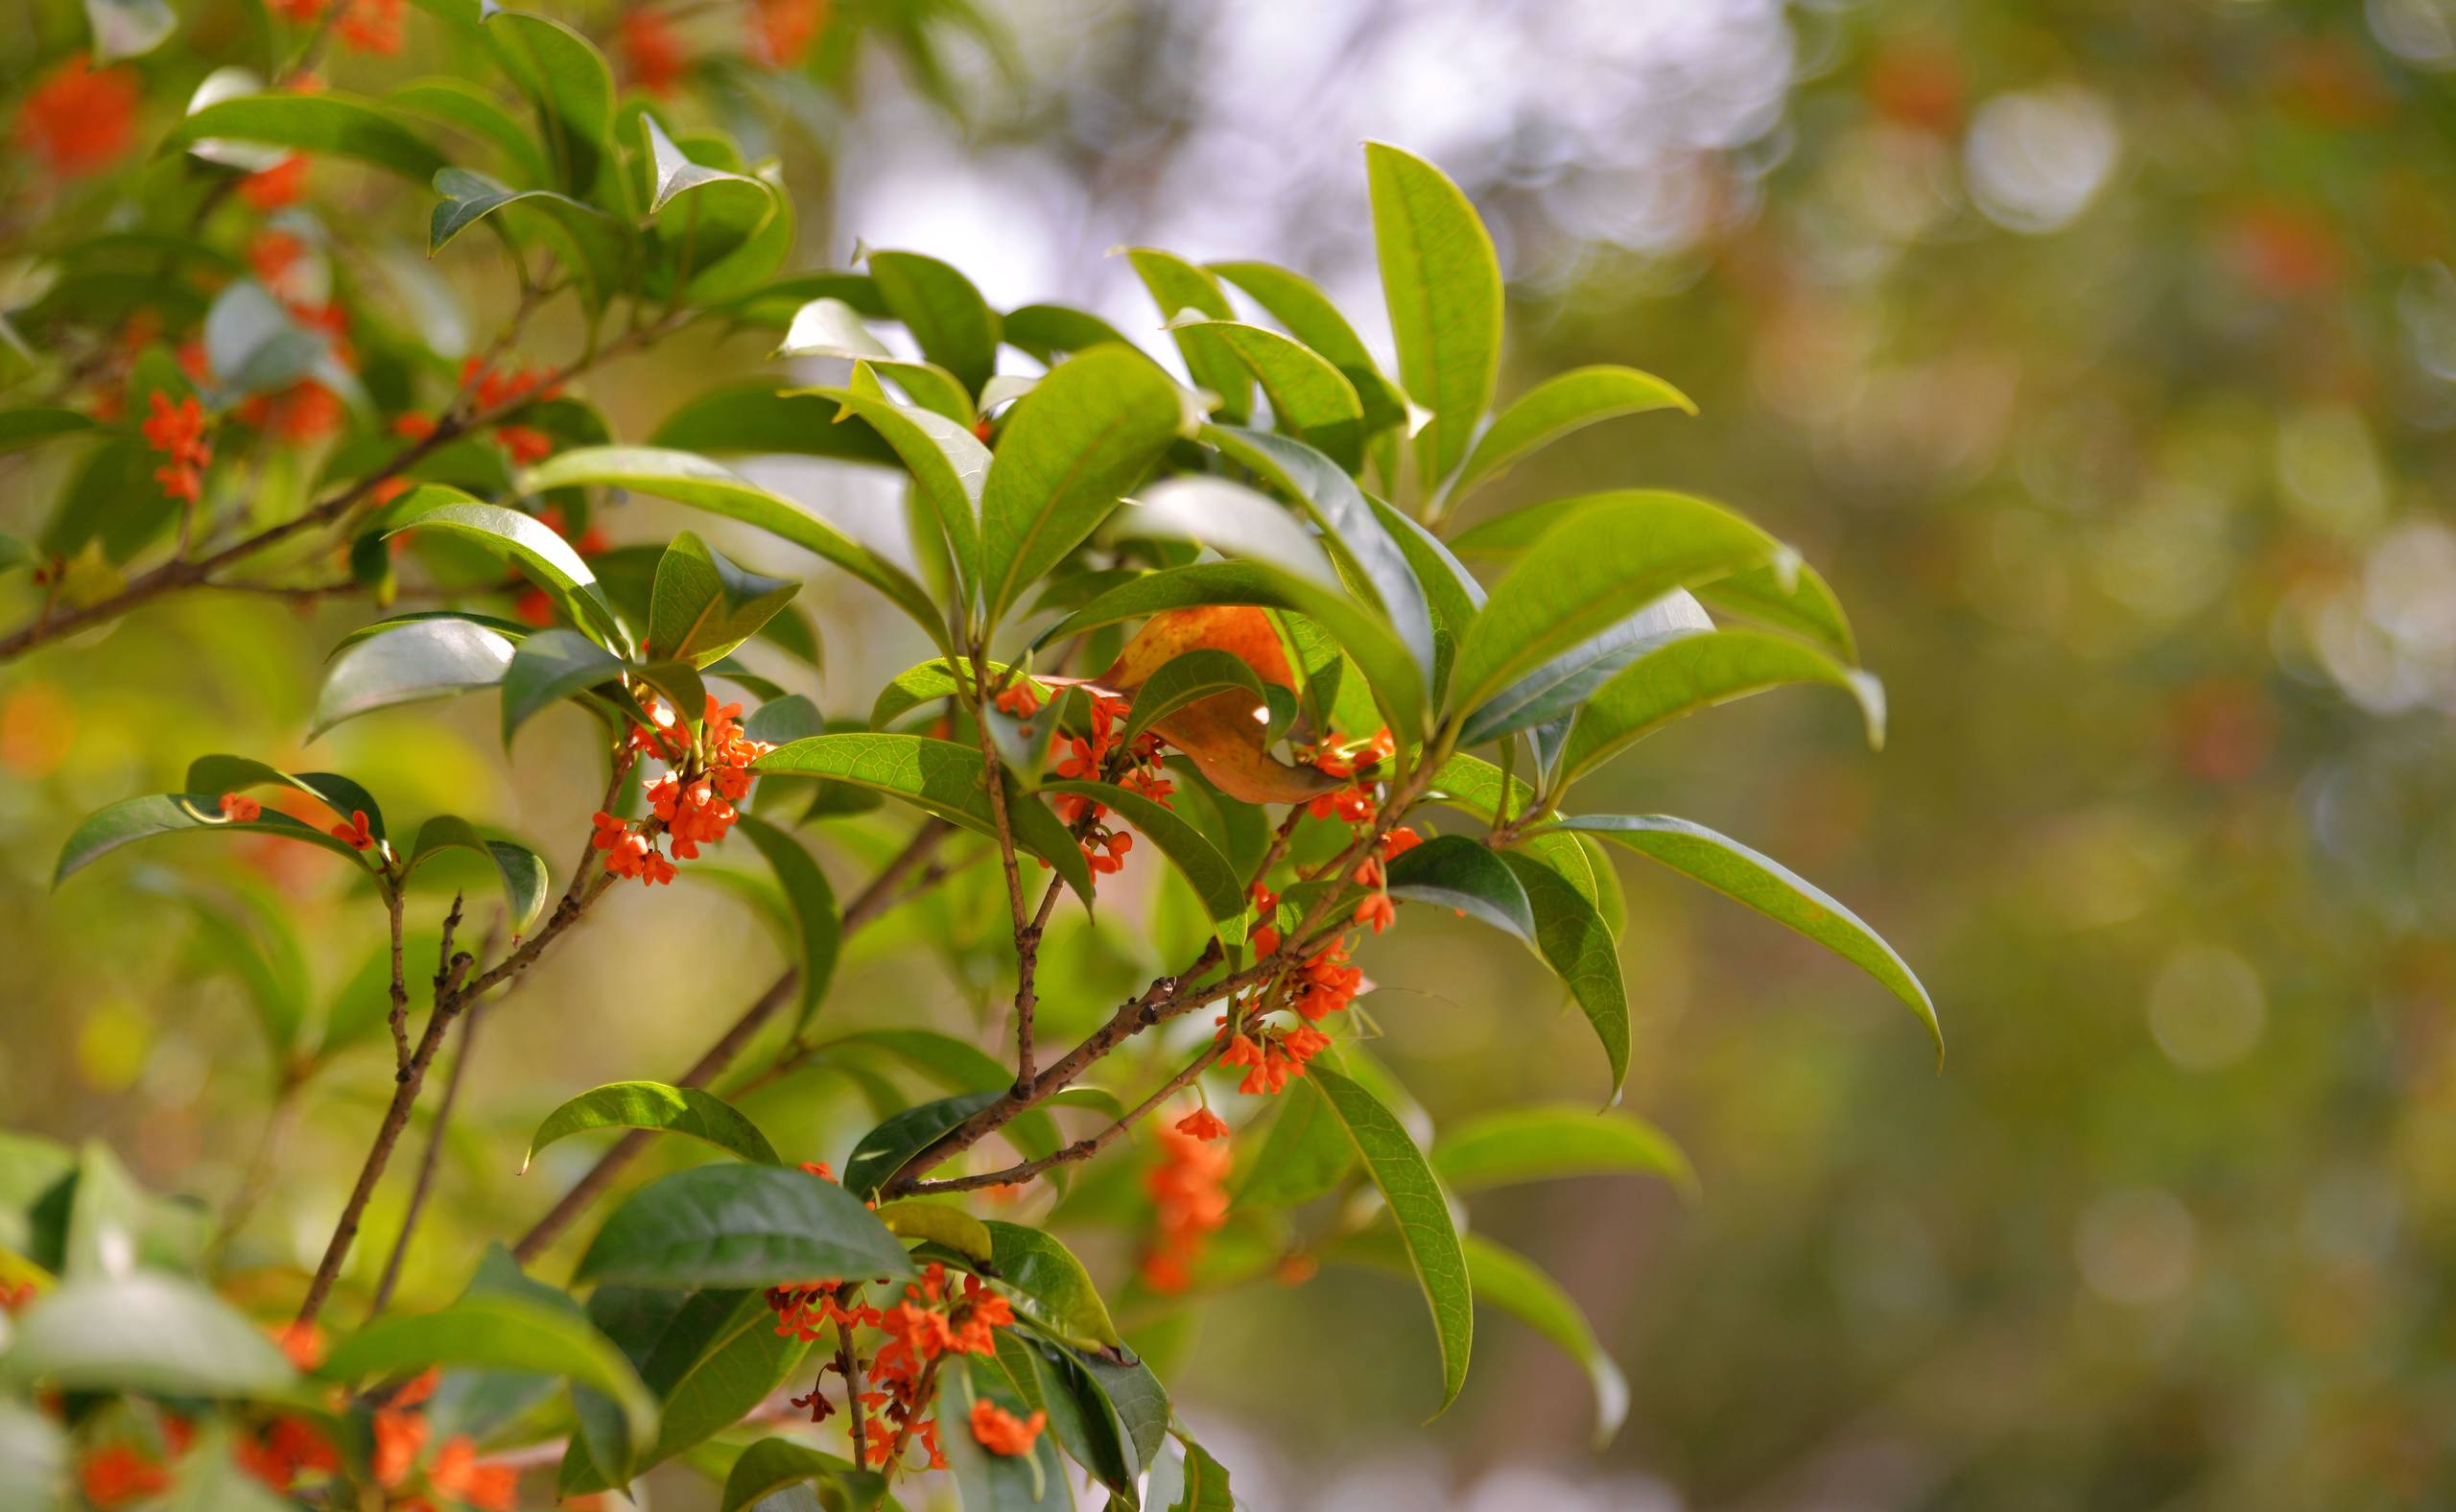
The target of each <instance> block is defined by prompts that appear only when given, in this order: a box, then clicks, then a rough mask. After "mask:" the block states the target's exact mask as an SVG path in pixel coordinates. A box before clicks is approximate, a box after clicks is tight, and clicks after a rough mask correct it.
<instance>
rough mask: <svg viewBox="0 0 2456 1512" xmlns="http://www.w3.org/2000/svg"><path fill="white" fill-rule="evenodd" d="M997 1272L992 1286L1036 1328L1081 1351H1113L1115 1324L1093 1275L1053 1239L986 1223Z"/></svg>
mask: <svg viewBox="0 0 2456 1512" xmlns="http://www.w3.org/2000/svg"><path fill="white" fill-rule="evenodd" d="M982 1222H983V1224H984V1225H985V1226H986V1227H987V1228H988V1230H989V1240H990V1253H991V1255H992V1257H993V1259H994V1260H995V1262H996V1264H997V1269H998V1273H997V1276H996V1278H995V1280H994V1283H993V1284H994V1285H996V1286H997V1287H998V1288H999V1289H1000V1290H1002V1291H1004V1292H1005V1293H1006V1295H1007V1296H1008V1297H1009V1298H1010V1299H1012V1300H1013V1302H1014V1304H1015V1309H1016V1311H1018V1312H1020V1313H1022V1314H1023V1315H1024V1316H1025V1317H1026V1318H1027V1319H1029V1320H1030V1321H1031V1323H1032V1324H1033V1326H1034V1327H1036V1328H1038V1329H1040V1330H1041V1331H1042V1332H1043V1333H1045V1334H1047V1335H1050V1336H1051V1338H1054V1339H1058V1340H1060V1341H1061V1342H1064V1343H1068V1344H1073V1345H1074V1346H1075V1347H1077V1348H1080V1349H1093V1350H1097V1349H1115V1348H1117V1347H1118V1346H1119V1338H1118V1332H1117V1325H1116V1324H1115V1323H1113V1322H1111V1321H1109V1310H1108V1306H1107V1304H1105V1303H1103V1302H1102V1301H1101V1300H1100V1293H1099V1288H1097V1287H1095V1286H1093V1285H1092V1273H1091V1272H1090V1271H1088V1270H1085V1269H1084V1268H1083V1263H1082V1262H1081V1261H1079V1260H1076V1259H1075V1258H1074V1251H1073V1250H1070V1249H1068V1248H1067V1247H1066V1246H1065V1245H1064V1244H1063V1243H1060V1242H1059V1241H1058V1240H1057V1239H1056V1237H1055V1236H1053V1235H1051V1234H1048V1233H1044V1232H1043V1231H1041V1230H1039V1229H1036V1228H1027V1227H1026V1226H1025V1225H1023V1224H1021V1223H1005V1222H1001V1221H1000V1220H998V1219H996V1218H984V1219H982Z"/></svg>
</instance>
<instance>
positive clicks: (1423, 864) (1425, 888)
mask: <svg viewBox="0 0 2456 1512" xmlns="http://www.w3.org/2000/svg"><path fill="white" fill-rule="evenodd" d="M1388 875H1389V879H1390V895H1391V896H1392V897H1394V898H1406V899H1408V900H1410V901H1412V902H1417V903H1429V904H1431V905H1433V906H1434V907H1436V908H1443V909H1456V910H1460V911H1462V912H1465V913H1467V914H1470V915H1472V916H1473V917H1476V918H1478V919H1481V920H1483V921H1484V922H1485V923H1487V924H1489V925H1491V926H1492V927H1493V928H1495V929H1497V930H1507V931H1508V932H1509V933H1512V934H1515V935H1517V936H1518V937H1519V938H1521V939H1523V940H1525V941H1527V942H1529V943H1530V944H1531V943H1533V942H1534V941H1535V915H1534V912H1533V910H1531V908H1530V907H1529V906H1528V904H1527V901H1526V889H1525V888H1524V887H1523V886H1521V885H1520V883H1519V880H1518V878H1517V876H1516V875H1515V874H1514V873H1513V872H1512V871H1511V870H1510V868H1509V866H1508V865H1507V864H1506V863H1504V862H1502V860H1501V858H1500V854H1499V853H1498V852H1496V851H1494V850H1493V849H1492V848H1491V847H1490V846H1488V845H1486V844H1484V843H1483V841H1481V840H1477V839H1469V838H1468V837H1466V836H1464V835H1436V836H1434V837H1433V838H1432V839H1429V840H1427V841H1425V842H1424V843H1423V844H1421V845H1418V846H1416V847H1415V848H1414V849H1412V850H1408V851H1405V852H1403V853H1401V854H1400V855H1399V856H1398V857H1397V858H1396V859H1395V860H1393V861H1392V862H1390V863H1389V868H1388ZM1622 1054H1623V1055H1624V1056H1625V1054H1626V1050H1625V1047H1624V1049H1623V1051H1622ZM1619 1069H1620V1068H1619V1066H1618V1065H1617V1064H1616V1065H1615V1066H1614V1068H1613V1070H1614V1073H1615V1084H1616V1085H1617V1083H1618V1071H1619Z"/></svg>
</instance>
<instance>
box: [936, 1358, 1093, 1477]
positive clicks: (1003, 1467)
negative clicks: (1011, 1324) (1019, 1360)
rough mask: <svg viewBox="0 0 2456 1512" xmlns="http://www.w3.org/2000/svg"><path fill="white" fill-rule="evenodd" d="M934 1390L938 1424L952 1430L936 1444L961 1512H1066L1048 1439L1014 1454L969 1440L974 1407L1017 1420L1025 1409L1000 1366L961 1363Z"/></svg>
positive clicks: (1061, 1466)
mask: <svg viewBox="0 0 2456 1512" xmlns="http://www.w3.org/2000/svg"><path fill="white" fill-rule="evenodd" d="M938 1390H939V1393H940V1395H939V1407H938V1410H939V1413H940V1415H941V1417H940V1420H941V1421H942V1422H945V1423H948V1424H950V1425H953V1426H954V1428H953V1430H952V1431H948V1432H944V1433H942V1434H941V1435H940V1436H939V1440H938V1443H939V1446H940V1448H941V1450H942V1451H943V1453H945V1455H946V1459H947V1469H948V1471H949V1472H950V1474H951V1477H952V1478H953V1479H954V1481H955V1486H956V1496H957V1497H958V1498H959V1499H960V1500H961V1502H962V1506H963V1512H1071V1509H1072V1508H1073V1507H1074V1492H1073V1490H1072V1488H1071V1487H1070V1486H1069V1485H1068V1483H1067V1479H1068V1477H1067V1472H1066V1467H1065V1461H1064V1460H1062V1459H1060V1458H1059V1457H1058V1453H1057V1440H1056V1437H1055V1436H1054V1435H1053V1434H1049V1433H1043V1434H1042V1435H1041V1436H1040V1438H1039V1440H1038V1441H1037V1442H1036V1443H1034V1444H1033V1446H1032V1451H1031V1453H1028V1454H1016V1455H1007V1454H993V1453H990V1452H989V1451H988V1450H987V1449H986V1448H984V1447H983V1446H982V1445H981V1443H980V1440H979V1439H977V1438H975V1437H974V1436H973V1435H972V1432H971V1429H970V1423H971V1419H972V1408H973V1404H974V1403H976V1402H979V1401H982V1400H987V1401H990V1402H994V1403H996V1404H997V1405H998V1406H1000V1407H1002V1408H1004V1410H1006V1411H1008V1412H1012V1413H1014V1414H1015V1415H1016V1416H1018V1417H1021V1416H1024V1415H1026V1414H1027V1413H1028V1412H1029V1411H1030V1410H1031V1408H1030V1406H1029V1405H1028V1404H1027V1403H1026V1402H1025V1401H1024V1400H1023V1398H1022V1397H1021V1396H1020V1395H1018V1394H1017V1393H1016V1391H1015V1388H1014V1386H1013V1384H1012V1382H1008V1381H1007V1380H1006V1378H1005V1373H1004V1370H1003V1369H1002V1368H1001V1367H1000V1366H998V1365H997V1364H995V1363H993V1362H991V1361H988V1360H967V1361H965V1362H964V1365H963V1368H961V1369H955V1370H948V1371H946V1372H944V1373H943V1374H942V1376H941V1378H940V1382H939V1386H938Z"/></svg>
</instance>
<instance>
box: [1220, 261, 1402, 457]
mask: <svg viewBox="0 0 2456 1512" xmlns="http://www.w3.org/2000/svg"><path fill="white" fill-rule="evenodd" d="M1208 266H1209V267H1210V269H1211V271H1212V272H1215V273H1216V274H1218V275H1219V276H1220V277H1222V278H1224V279H1226V280H1227V281H1228V282H1230V283H1232V284H1234V285H1236V286H1237V287H1238V288H1239V289H1241V290H1243V291H1244V292H1245V294H1246V295H1249V296H1250V297H1251V298H1252V299H1253V301H1254V302H1255V303H1256V304H1259V305H1261V306H1262V307H1263V310H1264V311H1265V312H1267V313H1268V314H1269V316H1270V318H1271V319H1274V320H1277V321H1278V322H1279V323H1280V324H1282V325H1284V326H1286V327H1287V332H1288V334H1289V335H1291V336H1293V337H1295V338H1296V339H1297V340H1298V341H1300V342H1303V343H1305V344H1306V345H1307V346H1309V347H1311V348H1312V349H1313V350H1314V351H1316V352H1319V353H1320V354H1321V355H1322V356H1323V357H1325V358H1328V359H1329V360H1330V363H1331V366H1334V367H1336V368H1337V369H1338V370H1339V372H1340V373H1341V374H1342V375H1344V376H1345V377H1346V379H1347V380H1348V384H1349V386H1350V387H1351V388H1353V389H1354V390H1356V393H1357V397H1358V399H1359V400H1360V401H1361V402H1362V403H1363V405H1364V422H1365V427H1366V429H1367V430H1371V431H1378V430H1381V428H1383V427H1384V426H1389V425H1396V424H1399V423H1400V422H1402V421H1403V420H1405V417H1406V412H1405V407H1404V405H1403V404H1401V403H1399V402H1398V396H1397V395H1396V393H1395V390H1392V387H1391V384H1390V381H1389V380H1388V379H1386V378H1384V377H1382V376H1381V368H1380V367H1379V366H1376V365H1375V363H1374V361H1373V354H1372V353H1371V352H1370V351H1368V350H1367V349H1366V348H1365V345H1364V339H1363V338H1362V337H1359V336H1358V335H1357V334H1356V327H1355V326H1354V325H1353V324H1351V323H1349V321H1348V318H1347V317H1346V316H1345V315H1344V314H1342V313H1340V310H1339V307H1338V306H1337V305H1335V304H1334V303H1332V302H1331V296H1330V295H1326V294H1324V293H1323V292H1322V289H1321V286H1320V285H1319V284H1316V283H1314V282H1313V281H1312V280H1311V279H1310V278H1307V277H1305V276H1304V275H1303V274H1301V273H1295V272H1289V271H1288V270H1287V269H1285V268H1281V267H1278V266H1277V265H1275V264H1271V263H1260V262H1229V263H1212V264H1209V265H1208Z"/></svg>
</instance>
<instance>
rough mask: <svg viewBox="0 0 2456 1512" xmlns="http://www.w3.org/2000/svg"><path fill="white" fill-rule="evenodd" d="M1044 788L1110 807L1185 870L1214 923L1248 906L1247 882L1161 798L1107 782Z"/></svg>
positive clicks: (1042, 787)
mask: <svg viewBox="0 0 2456 1512" xmlns="http://www.w3.org/2000/svg"><path fill="white" fill-rule="evenodd" d="M1040 791H1043V792H1065V793H1072V794H1074V796H1076V797H1078V798H1089V799H1091V800H1092V801H1093V802H1095V803H1098V804H1100V805H1101V806H1103V807H1105V808H1107V809H1108V810H1109V811H1110V812H1111V813H1112V814H1114V815H1116V816H1118V817H1120V818H1122V819H1124V820H1125V822H1126V823H1128V824H1131V825H1133V826H1134V827H1135V829H1137V830H1139V831H1141V832H1142V834H1143V838H1144V839H1147V840H1149V841H1150V842H1151V843H1152V844H1154V845H1156V846H1158V847H1159V849H1160V854H1161V855H1163V856H1166V857H1168V858H1169V864H1170V865H1172V866H1174V867H1176V868H1177V870H1178V871H1179V872H1181V873H1183V874H1184V876H1185V879H1186V882H1187V883H1188V885H1190V886H1192V887H1193V892H1194V896H1195V897H1196V898H1199V899H1201V900H1202V907H1203V910H1204V911H1205V912H1207V913H1209V914H1210V915H1211V917H1212V919H1213V920H1214V921H1215V922H1216V921H1219V920H1223V919H1233V918H1235V917H1236V916H1237V915H1238V914H1240V913H1242V912H1243V911H1244V910H1245V886H1244V883H1243V882H1242V881H1240V879H1239V878H1238V876H1237V873H1236V871H1235V870H1234V869H1233V868H1231V867H1230V866H1229V864H1228V862H1227V860H1226V859H1225V858H1223V857H1222V856H1221V855H1220V854H1219V851H1218V849H1217V847H1216V846H1214V845H1213V844H1212V843H1211V841H1209V840H1207V839H1203V837H1202V832H1201V831H1200V830H1197V829H1195V828H1194V827H1193V825H1191V824H1188V823H1187V822H1186V821H1185V820H1183V819H1181V818H1179V817H1178V816H1177V815H1174V814H1171V813H1170V812H1169V810H1168V808H1167V807H1166V806H1165V805H1163V804H1161V803H1159V802H1158V801H1156V800H1154V799H1151V798H1147V797H1145V796H1144V795H1143V794H1142V793H1139V792H1136V791H1132V790H1131V789H1127V788H1121V787H1119V786H1118V785H1117V784H1115V783H1108V782H1074V781H1065V782H1049V783H1043V784H1042V785H1041V789H1040Z"/></svg>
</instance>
